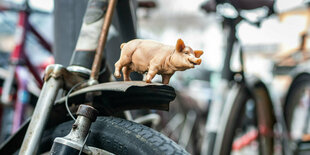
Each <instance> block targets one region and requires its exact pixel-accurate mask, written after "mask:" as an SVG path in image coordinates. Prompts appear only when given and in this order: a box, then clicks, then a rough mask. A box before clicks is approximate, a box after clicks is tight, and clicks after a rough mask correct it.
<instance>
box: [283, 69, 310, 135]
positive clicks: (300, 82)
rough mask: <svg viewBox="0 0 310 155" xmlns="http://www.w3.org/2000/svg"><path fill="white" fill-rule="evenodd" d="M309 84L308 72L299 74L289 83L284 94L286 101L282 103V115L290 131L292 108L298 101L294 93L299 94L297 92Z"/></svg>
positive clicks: (309, 75) (309, 76)
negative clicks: (287, 90) (286, 92)
mask: <svg viewBox="0 0 310 155" xmlns="http://www.w3.org/2000/svg"><path fill="white" fill-rule="evenodd" d="M309 85H310V74H302V75H301V76H299V77H298V78H297V79H296V80H295V81H294V82H293V83H292V85H291V88H290V90H289V92H288V94H287V96H286V101H285V104H284V117H285V121H286V125H287V129H288V131H289V132H290V131H291V123H292V116H293V112H294V109H295V107H296V105H297V104H298V102H297V101H296V97H298V96H296V95H300V94H299V93H300V92H301V91H302V90H303V89H302V88H305V87H307V86H309Z"/></svg>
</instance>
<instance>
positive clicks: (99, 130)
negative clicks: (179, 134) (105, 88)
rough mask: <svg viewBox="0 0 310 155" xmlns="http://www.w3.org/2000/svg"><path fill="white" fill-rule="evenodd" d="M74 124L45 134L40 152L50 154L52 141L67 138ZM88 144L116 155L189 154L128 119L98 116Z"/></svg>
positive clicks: (50, 130)
mask: <svg viewBox="0 0 310 155" xmlns="http://www.w3.org/2000/svg"><path fill="white" fill-rule="evenodd" d="M72 124H73V121H68V122H65V123H62V124H60V125H58V126H57V127H55V128H53V129H49V130H48V131H46V132H45V133H44V136H43V139H42V143H41V149H40V151H43V152H44V151H48V150H47V149H49V148H50V147H51V145H52V142H53V139H54V138H56V137H63V136H65V135H67V134H68V133H69V132H70V130H71V127H72ZM86 145H88V146H94V147H98V148H101V149H105V150H107V151H109V152H112V153H116V154H135V155H136V154H137V155H138V154H188V153H187V152H186V151H185V150H184V149H183V148H182V147H180V146H179V145H177V144H176V143H175V142H173V141H172V140H171V139H169V138H167V137H165V136H164V135H163V134H161V133H159V132H157V131H155V130H153V129H151V128H148V127H146V126H143V125H141V124H137V123H134V122H131V121H128V120H124V119H120V118H115V117H98V118H97V120H96V121H95V122H94V123H93V124H92V126H91V134H90V136H89V138H88V140H87V143H86Z"/></svg>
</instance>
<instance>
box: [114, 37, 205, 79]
mask: <svg viewBox="0 0 310 155" xmlns="http://www.w3.org/2000/svg"><path fill="white" fill-rule="evenodd" d="M202 53H203V52H202V51H193V50H192V49H191V48H190V47H187V46H185V45H184V42H183V41H182V40H181V39H179V40H178V41H177V44H176V46H169V45H164V44H162V43H159V42H155V41H152V40H141V39H135V40H131V41H129V42H127V43H123V44H122V45H121V56H120V59H119V60H118V61H117V62H116V63H115V72H114V75H115V76H116V77H118V78H120V77H121V74H120V70H121V69H122V72H123V76H124V80H125V81H129V80H130V78H129V74H130V73H131V72H132V71H136V72H139V73H145V72H147V76H146V82H148V83H149V82H151V80H152V79H153V78H154V76H155V75H156V74H161V75H162V79H163V81H162V82H163V83H164V84H168V83H169V80H170V78H171V76H172V75H173V74H174V72H175V71H178V70H180V71H183V70H186V69H189V68H194V65H199V64H200V63H201V59H200V58H199V57H200V55H202Z"/></svg>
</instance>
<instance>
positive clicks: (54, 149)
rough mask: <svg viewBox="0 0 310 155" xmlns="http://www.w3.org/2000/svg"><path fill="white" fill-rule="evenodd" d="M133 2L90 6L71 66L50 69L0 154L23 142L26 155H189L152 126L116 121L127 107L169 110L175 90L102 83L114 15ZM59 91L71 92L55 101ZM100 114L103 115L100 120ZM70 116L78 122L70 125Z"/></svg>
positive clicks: (100, 0) (98, 1)
mask: <svg viewBox="0 0 310 155" xmlns="http://www.w3.org/2000/svg"><path fill="white" fill-rule="evenodd" d="M130 2H131V1H119V2H118V3H117V1H116V0H110V1H106V0H91V1H89V2H88V6H87V9H86V13H85V16H84V20H83V25H82V28H81V32H80V35H79V39H78V42H77V45H76V49H75V51H74V54H73V56H72V59H71V63H70V66H69V67H67V68H65V67H63V66H61V65H50V66H49V67H48V68H47V69H46V71H45V77H44V82H45V83H44V85H43V88H42V91H41V94H40V97H39V99H38V102H37V105H36V107H35V110H34V113H33V115H32V118H31V121H30V120H29V121H27V122H26V123H25V124H24V125H23V126H22V127H21V129H20V130H19V131H18V132H17V133H16V134H15V135H13V136H12V137H11V138H10V139H9V140H8V141H7V142H6V143H4V144H3V145H2V146H1V147H0V153H1V154H10V153H13V152H15V151H16V150H18V148H19V147H20V143H21V142H20V139H23V143H22V145H21V148H20V152H19V153H20V154H27V155H28V154H36V153H44V152H47V151H48V150H51V154H82V153H83V154H187V153H186V152H185V150H184V149H182V148H181V147H179V146H177V145H176V144H175V143H174V142H172V141H171V140H170V139H168V138H166V137H164V136H163V135H162V134H160V133H158V132H156V131H154V130H152V129H150V128H147V127H145V126H143V125H141V124H136V123H133V122H130V121H127V120H125V119H121V118H116V117H112V116H123V115H124V114H123V113H122V112H123V111H124V110H129V109H143V108H146V109H158V110H168V108H169V102H170V101H171V100H173V99H174V97H175V93H174V90H173V88H172V87H170V86H167V85H162V84H156V83H152V84H146V83H145V82H137V81H131V82H106V81H105V83H101V84H98V81H99V77H100V78H101V76H105V78H103V79H109V78H107V77H110V76H111V75H110V74H109V72H108V69H105V62H104V61H103V60H104V59H102V56H103V49H104V47H105V43H106V41H107V34H108V30H109V27H110V24H111V18H112V15H113V12H114V10H115V7H117V10H122V11H124V10H127V11H128V12H126V13H127V14H131V13H132V10H131V9H132V5H129V3H130ZM116 4H117V5H116ZM118 7H119V8H118ZM123 7H124V8H123ZM129 20H130V19H129ZM99 32H100V33H99ZM85 34H87V35H85ZM98 40H99V41H98ZM90 60H94V61H93V63H92V61H90ZM61 89H63V90H65V91H67V93H66V95H65V97H62V98H61V99H59V100H57V101H56V102H54V101H55V99H56V95H57V94H58V92H59V91H60V90H61ZM72 91H74V92H72ZM69 100H70V102H69ZM145 103H148V104H145ZM69 105H70V107H69ZM78 106H79V107H78ZM77 109H78V110H77ZM76 110H77V111H76ZM66 111H68V114H69V116H68V115H67V116H66ZM71 111H74V112H73V113H75V114H76V115H77V118H75V117H74V116H73V114H72V112H71ZM98 114H99V115H101V116H102V115H103V116H104V117H98V118H97V120H96V117H97V115H98ZM70 116H71V117H72V119H73V120H74V121H69V122H66V121H68V120H69V118H70ZM49 118H50V120H49ZM95 120H96V121H95ZM92 122H93V123H92ZM72 124H73V125H72ZM44 126H45V128H44ZM27 128H28V129H27ZM45 129H46V130H45ZM26 130H27V132H26ZM90 131H91V133H90ZM68 132H70V133H69V134H68ZM66 134H68V135H67V136H65V135H66ZM42 135H44V136H42ZM64 136H65V137H64ZM56 137H58V138H56ZM55 138H56V139H55ZM54 139H55V140H54ZM53 141H54V143H53ZM39 146H40V147H39ZM10 147H11V148H10Z"/></svg>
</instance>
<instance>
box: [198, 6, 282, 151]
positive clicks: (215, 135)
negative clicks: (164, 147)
mask: <svg viewBox="0 0 310 155" xmlns="http://www.w3.org/2000/svg"><path fill="white" fill-rule="evenodd" d="M273 3H274V2H273V1H268V0H267V1H239V2H237V1H209V2H207V3H206V4H204V5H203V6H202V8H203V9H205V10H206V11H207V12H215V11H217V10H216V6H217V5H218V4H224V6H225V5H226V6H227V5H230V8H234V9H235V13H236V14H235V16H234V17H227V16H225V15H223V14H222V16H223V18H224V20H223V27H224V28H226V29H227V31H228V37H227V45H226V51H225V54H226V55H225V59H224V66H223V69H222V72H221V76H222V77H221V78H222V80H221V82H220V83H221V85H220V86H219V87H218V89H217V90H216V91H215V94H217V96H216V97H215V99H214V102H212V103H211V105H210V106H211V107H210V110H209V114H208V118H207V124H206V135H205V138H204V143H203V146H204V148H203V149H202V150H201V154H220V155H225V154H230V153H234V152H240V151H243V150H246V151H249V150H250V153H253V152H259V153H260V154H272V153H273V145H274V137H273V136H274V134H273V126H274V124H275V121H276V118H275V115H274V110H273V103H272V98H271V96H270V94H269V90H268V89H267V88H268V87H267V86H266V85H265V84H264V83H263V82H262V81H261V80H259V79H258V78H256V77H251V78H249V77H247V76H245V74H244V67H243V66H244V62H243V51H242V46H241V47H239V62H240V66H241V67H240V71H238V72H233V71H232V70H231V68H230V65H231V58H232V54H233V52H234V51H233V49H234V47H235V45H236V44H237V43H238V38H237V37H236V25H237V24H239V23H240V22H241V21H245V22H248V23H250V24H252V25H257V26H259V25H260V22H261V21H262V20H263V19H264V18H261V19H260V20H258V21H257V22H251V21H249V20H247V19H246V18H243V17H242V16H241V15H240V11H242V10H252V9H256V8H259V7H266V8H268V13H267V16H270V15H271V14H272V13H273ZM251 144H253V145H251ZM255 144H256V145H255ZM248 153H249V152H248Z"/></svg>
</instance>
